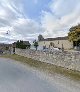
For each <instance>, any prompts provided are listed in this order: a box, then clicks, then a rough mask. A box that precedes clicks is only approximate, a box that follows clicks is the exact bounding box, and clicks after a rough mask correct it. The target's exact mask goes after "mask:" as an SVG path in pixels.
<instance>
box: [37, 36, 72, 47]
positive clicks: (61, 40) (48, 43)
mask: <svg viewBox="0 0 80 92" xmlns="http://www.w3.org/2000/svg"><path fill="white" fill-rule="evenodd" d="M38 44H39V46H43V47H44V46H45V47H46V48H52V47H55V48H61V49H62V48H64V49H72V48H73V42H70V41H69V40H68V36H65V37H57V38H46V39H43V40H40V41H38Z"/></svg>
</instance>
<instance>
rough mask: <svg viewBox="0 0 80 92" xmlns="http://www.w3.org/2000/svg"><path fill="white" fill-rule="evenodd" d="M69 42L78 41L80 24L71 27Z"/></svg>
mask: <svg viewBox="0 0 80 92" xmlns="http://www.w3.org/2000/svg"><path fill="white" fill-rule="evenodd" d="M68 38H69V41H79V40H80V24H79V25H77V26H74V27H71V28H70V30H69V33H68Z"/></svg>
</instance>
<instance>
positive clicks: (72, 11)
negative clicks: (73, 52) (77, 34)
mask: <svg viewBox="0 0 80 92" xmlns="http://www.w3.org/2000/svg"><path fill="white" fill-rule="evenodd" d="M79 23H80V0H75V1H74V0H0V43H12V42H14V41H17V40H25V41H27V40H29V41H30V42H32V41H33V40H35V39H37V37H38V35H39V34H42V35H43V37H44V38H50V37H52V38H54V37H62V36H67V34H68V32H69V28H70V27H72V26H75V25H77V24H79ZM7 31H8V34H6V33H7Z"/></svg>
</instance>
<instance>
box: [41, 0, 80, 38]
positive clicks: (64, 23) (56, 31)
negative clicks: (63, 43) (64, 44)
mask: <svg viewBox="0 0 80 92" xmlns="http://www.w3.org/2000/svg"><path fill="white" fill-rule="evenodd" d="M49 8H50V12H49V11H42V17H41V23H42V26H43V27H44V28H45V30H46V31H45V34H44V36H45V37H56V36H66V35H67V33H68V30H69V28H70V27H71V26H73V25H77V24H78V23H80V11H79V10H80V0H76V1H75V2H73V0H69V1H68V0H66V1H64V0H55V1H52V2H51V3H50V6H49Z"/></svg>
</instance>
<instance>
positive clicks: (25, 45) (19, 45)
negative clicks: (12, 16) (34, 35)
mask: <svg viewBox="0 0 80 92" xmlns="http://www.w3.org/2000/svg"><path fill="white" fill-rule="evenodd" d="M30 46H31V44H30V43H29V41H23V40H20V41H19V40H18V41H17V42H16V48H21V49H26V48H27V49H30Z"/></svg>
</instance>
